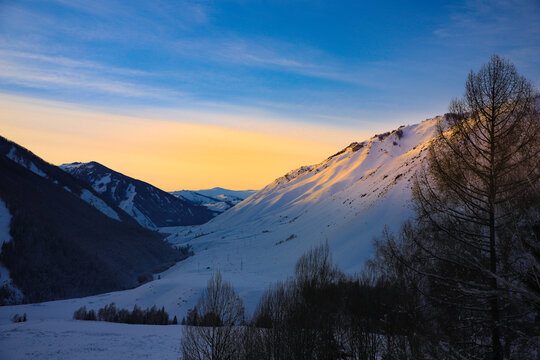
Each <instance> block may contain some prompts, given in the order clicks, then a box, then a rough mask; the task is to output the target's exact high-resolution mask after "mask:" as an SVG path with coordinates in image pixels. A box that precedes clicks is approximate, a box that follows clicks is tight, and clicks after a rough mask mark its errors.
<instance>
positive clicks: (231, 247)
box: [168, 118, 440, 278]
mask: <svg viewBox="0 0 540 360" xmlns="http://www.w3.org/2000/svg"><path fill="white" fill-rule="evenodd" d="M439 119H440V118H433V119H429V120H426V121H424V122H422V123H420V124H417V125H411V126H405V127H401V128H399V129H396V130H394V131H392V132H388V133H385V134H380V135H375V136H374V137H372V138H371V139H368V140H366V141H363V142H353V143H352V144H350V145H349V146H347V147H346V148H345V149H343V150H341V151H339V152H338V153H336V154H334V155H332V156H330V157H329V158H327V159H326V160H324V161H322V162H321V163H319V164H316V165H310V166H302V167H300V168H298V169H296V170H293V171H291V172H289V173H287V174H285V175H284V176H282V177H280V178H278V179H276V180H275V181H273V182H272V183H270V184H269V185H267V186H266V187H265V188H263V189H262V190H260V191H258V192H257V193H255V194H253V195H252V196H250V197H249V198H248V199H246V200H244V201H243V202H241V203H240V204H238V205H236V206H235V207H233V208H231V209H230V210H228V211H227V212H225V213H223V214H222V215H220V216H218V217H216V218H215V219H213V220H211V221H209V222H208V223H206V224H204V225H202V226H197V227H191V228H189V229H179V231H178V232H177V233H175V234H172V235H171V236H169V238H168V239H169V241H171V242H172V243H178V244H185V243H189V244H190V245H192V246H193V247H194V249H195V253H196V254H198V258H199V259H200V260H199V262H200V265H201V266H203V267H206V266H210V267H211V268H222V269H228V270H230V271H238V270H239V269H240V268H242V269H243V270H242V271H246V270H247V269H250V270H248V271H256V272H258V273H265V274H268V276H269V277H272V278H283V274H282V271H283V269H286V271H287V272H288V273H290V272H291V271H292V269H293V266H294V263H295V261H296V259H297V258H298V257H299V256H300V255H301V254H302V253H304V252H305V251H306V250H308V249H309V248H311V247H312V246H314V245H317V244H319V243H321V242H323V241H326V240H328V243H329V245H330V248H331V250H332V252H333V255H334V258H335V260H336V261H337V262H338V264H339V265H340V267H341V268H342V269H343V270H345V271H348V272H355V271H359V270H360V269H361V267H362V265H363V263H364V261H365V260H366V259H367V258H368V257H369V256H370V255H371V253H372V240H373V237H375V236H379V235H380V234H381V232H382V230H383V228H384V226H389V227H390V228H391V229H397V228H398V227H399V226H400V225H401V223H402V222H403V221H404V220H406V219H407V218H408V217H409V216H410V215H411V209H410V207H409V204H408V201H409V199H410V186H411V178H412V176H413V174H414V172H415V170H416V169H417V167H418V165H419V164H420V161H421V159H422V157H423V155H424V153H425V148H426V147H427V146H428V144H429V142H430V140H431V139H432V138H433V137H434V136H435V134H436V127H435V124H436V123H437V121H438V120H439ZM236 249H238V250H236ZM222 253H225V254H227V253H228V254H229V255H228V256H227V258H224V257H223V256H222V255H220V254H222Z"/></svg>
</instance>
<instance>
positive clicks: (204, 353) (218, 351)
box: [181, 272, 244, 360]
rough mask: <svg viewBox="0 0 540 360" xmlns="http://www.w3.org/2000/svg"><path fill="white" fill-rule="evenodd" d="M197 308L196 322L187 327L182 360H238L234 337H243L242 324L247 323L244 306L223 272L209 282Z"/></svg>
mask: <svg viewBox="0 0 540 360" xmlns="http://www.w3.org/2000/svg"><path fill="white" fill-rule="evenodd" d="M195 309H196V310H194V311H197V316H194V318H196V319H198V320H197V323H196V324H190V325H187V326H185V327H184V331H183V336H182V341H181V352H182V359H184V360H230V359H235V358H236V356H237V352H238V349H237V344H236V341H235V338H236V336H237V335H238V334H240V331H241V328H240V325H242V323H243V321H244V306H243V305H242V300H241V299H240V298H239V296H238V294H237V293H236V291H235V290H234V288H233V287H232V285H231V284H230V283H229V282H227V281H225V280H223V278H222V276H221V273H220V272H217V273H215V274H213V275H212V277H211V278H210V280H208V284H207V286H206V289H204V290H203V292H202V293H201V295H200V297H199V301H198V303H197V307H196V308H195Z"/></svg>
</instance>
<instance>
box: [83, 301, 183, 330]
mask: <svg viewBox="0 0 540 360" xmlns="http://www.w3.org/2000/svg"><path fill="white" fill-rule="evenodd" d="M73 319H75V320H91V321H108V322H116V323H125V324H144V325H176V324H178V320H177V318H176V316H175V317H174V318H173V319H172V320H170V318H169V314H168V313H167V312H165V307H162V308H161V309H158V308H157V307H156V306H155V305H154V306H152V307H151V308H147V309H141V308H139V307H138V306H137V305H135V306H134V307H133V310H132V311H129V310H127V309H118V308H117V307H116V305H115V304H114V303H111V304H109V305H105V307H103V308H101V309H99V310H98V311H97V312H96V311H94V310H86V306H83V307H81V308H79V309H78V310H77V311H75V313H74V314H73Z"/></svg>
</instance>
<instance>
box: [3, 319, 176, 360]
mask: <svg viewBox="0 0 540 360" xmlns="http://www.w3.org/2000/svg"><path fill="white" fill-rule="evenodd" d="M181 329H182V327H181V326H178V325H177V326H174V325H170V326H159V325H127V324H115V323H106V322H96V321H74V320H48V321H40V320H33V321H32V320H29V321H28V322H26V323H17V324H2V325H0V359H5V360H7V359H40V360H47V359H58V360H60V359H66V360H67V359H88V360H99V359H104V360H105V359H106V360H109V359H164V360H167V359H171V360H172V359H178V357H179V349H180V334H181Z"/></svg>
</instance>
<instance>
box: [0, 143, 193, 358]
mask: <svg viewBox="0 0 540 360" xmlns="http://www.w3.org/2000/svg"><path fill="white" fill-rule="evenodd" d="M0 245H1V247H0V304H2V303H3V302H8V303H12V302H15V301H18V300H21V299H22V297H23V295H24V298H25V300H27V301H31V302H39V301H45V300H54V299H61V298H72V297H80V296H87V295H90V294H97V293H103V292H108V291H114V290H120V289H125V288H128V287H133V286H136V285H138V284H140V282H141V281H142V280H147V279H149V278H150V279H151V278H152V277H151V274H152V273H153V272H156V271H162V270H163V269H164V268H166V267H168V266H170V265H172V264H174V263H175V262H176V261H178V260H180V259H182V258H183V257H185V256H184V255H182V254H181V253H179V252H178V251H175V250H174V249H172V247H171V246H170V245H168V244H166V243H164V242H163V239H162V236H160V235H159V234H157V233H156V232H154V231H150V230H148V229H145V228H142V227H141V226H140V225H139V224H138V223H137V222H136V221H135V220H133V219H132V218H131V217H130V216H128V214H126V213H125V212H124V211H122V210H121V209H120V208H118V207H116V206H115V205H114V204H112V203H110V202H108V200H107V199H103V198H102V197H101V196H100V194H99V193H97V192H96V191H95V190H94V189H92V188H91V187H90V186H88V185H87V184H86V183H84V182H82V181H80V180H78V179H76V178H75V177H73V176H71V175H70V174H68V173H66V172H64V171H62V170H60V169H59V168H58V167H57V166H54V165H52V164H49V163H47V162H45V161H44V160H42V159H40V158H39V157H38V156H36V155H34V154H33V153H31V152H30V151H28V150H27V149H25V148H23V147H21V146H19V145H17V144H16V143H14V142H11V141H9V140H7V139H5V138H3V137H1V136H0ZM1 357H2V356H1V355H0V358H1Z"/></svg>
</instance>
